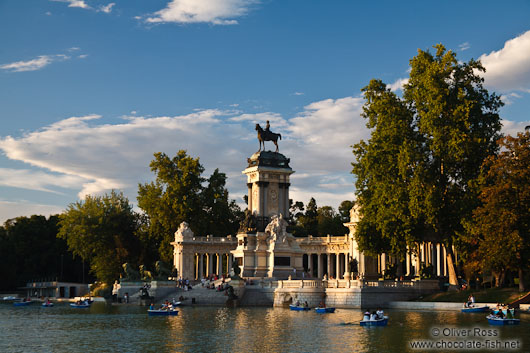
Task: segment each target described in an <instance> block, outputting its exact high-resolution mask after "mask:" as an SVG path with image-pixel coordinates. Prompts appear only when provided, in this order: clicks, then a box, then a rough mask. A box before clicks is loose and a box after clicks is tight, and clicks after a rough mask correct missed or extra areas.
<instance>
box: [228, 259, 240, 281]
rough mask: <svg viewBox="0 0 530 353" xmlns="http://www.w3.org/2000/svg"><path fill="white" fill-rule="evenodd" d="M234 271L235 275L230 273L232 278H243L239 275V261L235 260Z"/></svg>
mask: <svg viewBox="0 0 530 353" xmlns="http://www.w3.org/2000/svg"><path fill="white" fill-rule="evenodd" d="M232 272H233V273H234V274H233V275H232V274H230V278H231V279H234V280H236V279H241V277H239V274H240V273H241V269H240V268H239V264H238V263H237V261H234V262H233V263H232Z"/></svg>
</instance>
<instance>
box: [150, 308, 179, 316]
mask: <svg viewBox="0 0 530 353" xmlns="http://www.w3.org/2000/svg"><path fill="white" fill-rule="evenodd" d="M147 313H148V314H149V316H172V315H178V313H179V311H178V310H175V309H171V310H168V309H149V310H147Z"/></svg>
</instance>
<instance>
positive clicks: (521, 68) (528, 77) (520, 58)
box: [479, 31, 530, 92]
mask: <svg viewBox="0 0 530 353" xmlns="http://www.w3.org/2000/svg"><path fill="white" fill-rule="evenodd" d="M529 53H530V31H527V32H525V33H523V34H521V35H520V36H518V37H516V38H513V39H510V40H508V41H506V43H504V47H503V48H502V49H500V50H498V51H492V52H491V53H489V54H483V55H482V56H481V57H480V58H479V59H480V61H481V62H482V65H484V67H485V68H486V73H485V74H484V79H485V84H486V85H487V86H489V87H493V88H495V89H496V90H499V91H503V92H506V91H525V92H530V55H529Z"/></svg>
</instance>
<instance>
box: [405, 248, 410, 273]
mask: <svg viewBox="0 0 530 353" xmlns="http://www.w3.org/2000/svg"><path fill="white" fill-rule="evenodd" d="M405 266H406V268H405V276H410V253H409V252H408V251H407V255H406V256H405Z"/></svg>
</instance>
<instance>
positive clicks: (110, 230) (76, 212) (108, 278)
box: [58, 191, 140, 284]
mask: <svg viewBox="0 0 530 353" xmlns="http://www.w3.org/2000/svg"><path fill="white" fill-rule="evenodd" d="M137 221H138V219H137V217H136V215H135V214H134V212H133V211H132V206H131V205H130V203H129V200H128V199H127V198H126V197H125V196H123V194H122V193H117V192H115V191H112V192H111V194H110V195H104V196H90V195H88V196H87V197H86V199H85V200H84V201H78V202H75V203H72V204H70V205H69V206H68V208H67V210H66V211H65V212H64V213H63V214H61V215H60V221H59V226H60V230H59V234H58V237H60V238H62V239H65V240H66V242H67V244H68V247H69V249H70V250H71V251H72V252H73V253H74V254H75V255H77V256H80V257H81V258H82V259H83V260H84V261H87V262H88V263H89V265H90V269H91V272H92V273H93V274H94V275H95V276H96V278H97V279H98V280H99V281H102V282H104V283H108V284H110V283H112V282H114V280H115V279H117V278H119V275H120V272H121V265H122V264H123V263H125V262H132V263H136V262H137V261H138V258H139V254H140V241H139V239H138V237H137V235H136V230H137V228H138V226H137V224H138V223H137Z"/></svg>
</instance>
